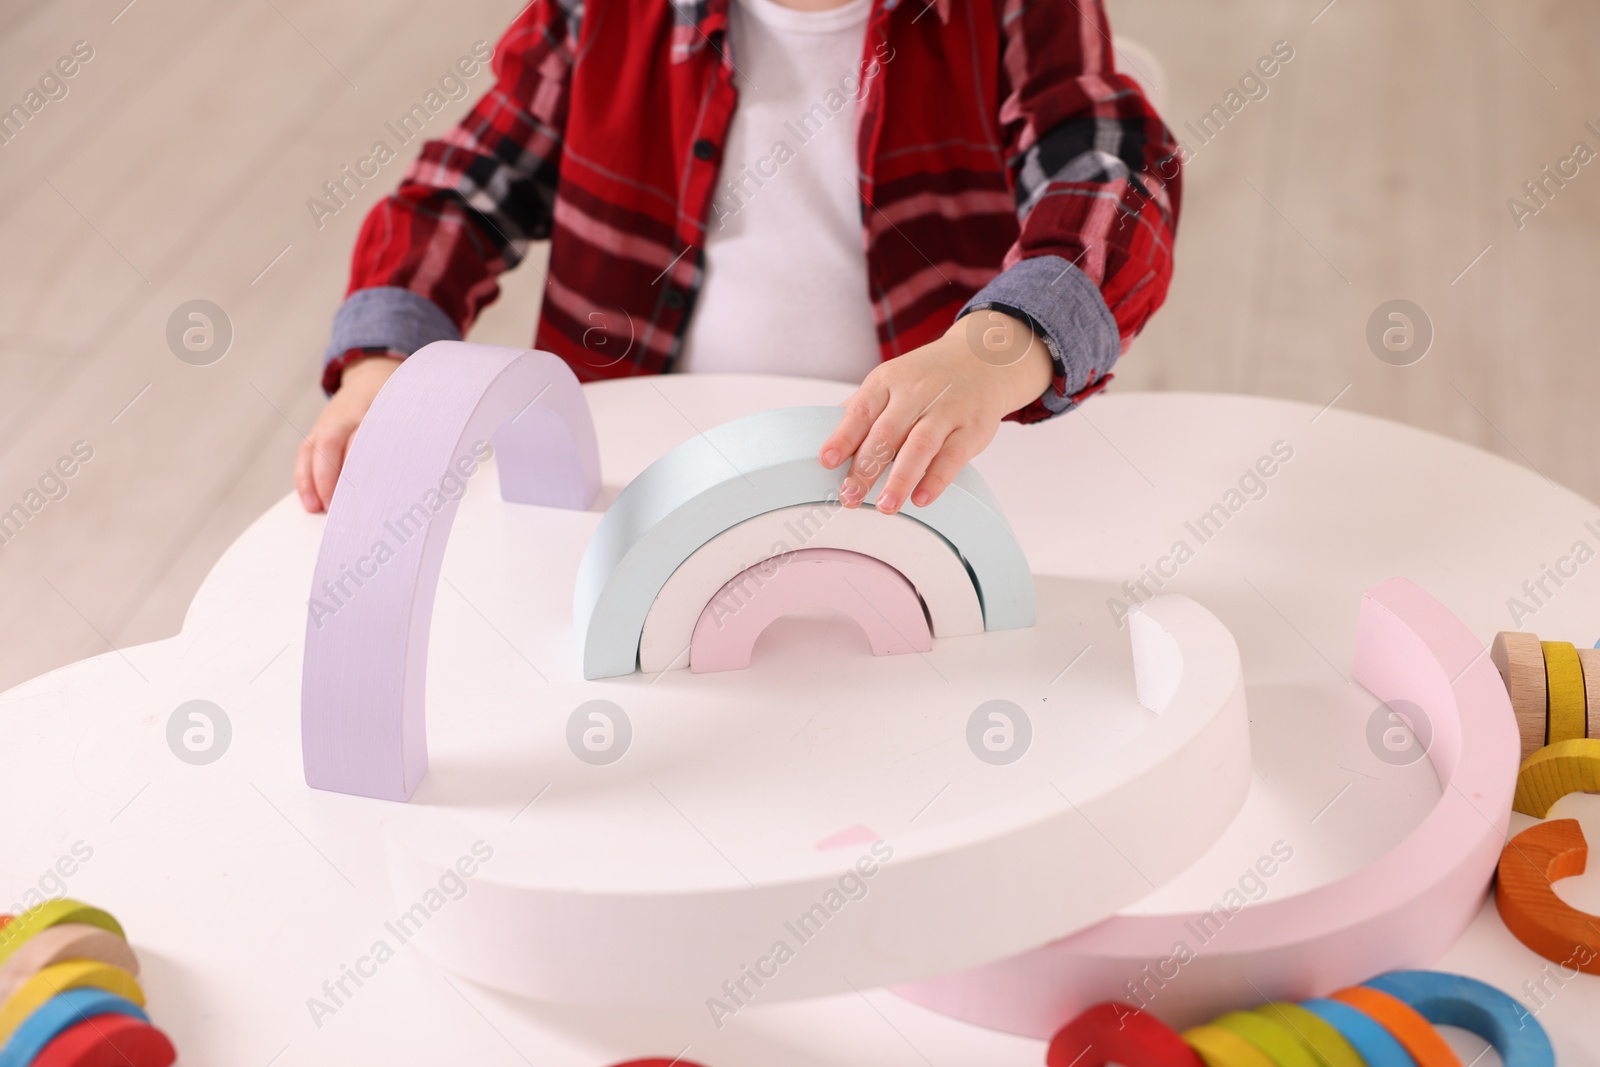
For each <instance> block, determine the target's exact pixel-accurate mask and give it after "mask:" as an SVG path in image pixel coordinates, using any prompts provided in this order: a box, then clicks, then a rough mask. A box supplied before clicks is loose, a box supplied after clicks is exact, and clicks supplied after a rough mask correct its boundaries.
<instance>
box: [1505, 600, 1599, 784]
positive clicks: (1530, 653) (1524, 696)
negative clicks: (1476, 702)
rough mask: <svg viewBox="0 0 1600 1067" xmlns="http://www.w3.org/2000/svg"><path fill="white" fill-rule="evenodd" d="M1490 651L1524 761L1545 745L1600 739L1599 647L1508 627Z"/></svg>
mask: <svg viewBox="0 0 1600 1067" xmlns="http://www.w3.org/2000/svg"><path fill="white" fill-rule="evenodd" d="M1489 655H1490V657H1491V658H1492V659H1493V660H1494V665H1495V667H1496V668H1497V669H1498V670H1499V671H1500V678H1501V680H1503V681H1504V682H1505V684H1506V692H1507V693H1509V694H1510V696H1511V710H1512V711H1513V712H1515V713H1516V716H1517V730H1518V733H1519V734H1520V735H1521V737H1522V758H1523V759H1527V758H1528V757H1529V756H1532V755H1533V754H1534V753H1535V752H1537V751H1539V749H1541V748H1543V747H1544V746H1546V745H1554V744H1559V743H1560V742H1563V741H1576V740H1579V739H1580V738H1600V649H1596V648H1575V647H1573V645H1572V644H1571V643H1569V642H1566V641H1541V640H1539V638H1538V635H1536V634H1525V633H1514V632H1511V631H1504V632H1501V633H1499V634H1496V635H1495V639H1494V643H1493V644H1492V645H1491V646H1490V647H1489Z"/></svg>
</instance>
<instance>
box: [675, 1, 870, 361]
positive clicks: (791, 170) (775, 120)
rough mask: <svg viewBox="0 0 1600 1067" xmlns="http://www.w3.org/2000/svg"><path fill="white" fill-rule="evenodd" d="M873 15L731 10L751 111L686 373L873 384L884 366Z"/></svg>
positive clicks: (840, 10)
mask: <svg viewBox="0 0 1600 1067" xmlns="http://www.w3.org/2000/svg"><path fill="white" fill-rule="evenodd" d="M871 4H872V0H849V2H848V3H846V4H845V5H844V6H842V7H837V8H833V9H831V10H828V11H797V10H794V9H792V8H787V7H783V6H781V5H779V4H777V3H774V2H773V0H732V3H730V4H729V11H728V18H729V33H730V34H731V36H732V50H731V53H730V55H731V58H732V59H733V62H734V64H735V66H736V67H737V72H736V73H735V76H734V77H735V84H736V85H737V86H738V89H739V100H738V104H737V106H736V108H735V110H734V114H733V119H732V122H731V124H730V127H729V131H728V140H727V146H726V149H725V151H724V152H723V157H722V158H723V162H722V170H721V173H720V176H719V178H718V182H717V194H716V197H715V199H714V201H713V206H712V210H711V213H710V216H709V218H708V220H707V225H708V230H707V236H706V244H705V272H706V276H705V281H704V283H703V284H702V287H701V290H700V293H699V296H698V298H697V300H696V304H695V309H694V312H693V314H692V315H691V316H690V320H689V328H688V331H687V333H686V334H685V336H684V344H683V349H682V352H681V353H680V355H679V357H678V361H677V364H676V368H675V369H677V370H679V371H684V372H708V371H715V372H729V373H746V374H792V375H799V376H804V377H813V378H832V379H836V380H840V381H848V382H859V381H860V380H861V379H862V378H863V377H865V376H866V374H867V372H868V371H870V370H872V368H873V367H876V366H877V365H878V362H879V357H878V336H877V330H876V327H875V326H874V324H873V318H872V302H871V298H870V295H869V294H868V292H867V264H866V253H865V251H864V250H863V247H862V240H861V233H862V226H861V213H860V208H859V207H858V205H859V203H860V199H859V194H858V181H857V177H856V173H857V166H856V141H855V135H856V108H857V105H858V103H859V100H858V96H859V94H860V93H861V87H860V78H861V55H862V49H863V46H864V44H865V39H866V24H867V15H868V13H869V12H870V9H871ZM841 101H842V103H841ZM830 104H831V105H833V107H835V108H837V110H831V109H830Z"/></svg>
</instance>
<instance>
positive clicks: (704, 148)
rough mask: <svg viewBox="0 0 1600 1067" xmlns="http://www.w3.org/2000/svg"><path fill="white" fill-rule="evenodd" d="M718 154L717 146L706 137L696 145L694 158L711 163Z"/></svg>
mask: <svg viewBox="0 0 1600 1067" xmlns="http://www.w3.org/2000/svg"><path fill="white" fill-rule="evenodd" d="M716 154H717V146H716V145H714V144H712V143H711V142H710V141H708V140H706V139H705V138H704V137H702V138H700V139H699V140H698V141H696V142H695V143H694V158H696V159H700V160H707V161H709V160H710V159H711V157H712V156H714V155H716Z"/></svg>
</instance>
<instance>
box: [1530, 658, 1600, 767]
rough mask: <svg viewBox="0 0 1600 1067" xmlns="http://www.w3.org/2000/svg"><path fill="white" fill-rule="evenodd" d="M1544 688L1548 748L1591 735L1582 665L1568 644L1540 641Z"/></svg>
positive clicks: (1545, 739) (1545, 740)
mask: <svg viewBox="0 0 1600 1067" xmlns="http://www.w3.org/2000/svg"><path fill="white" fill-rule="evenodd" d="M1539 644H1540V647H1541V648H1542V649H1543V651H1544V676H1545V687H1546V690H1547V692H1548V693H1549V701H1550V711H1549V715H1548V716H1547V717H1546V725H1545V738H1544V742H1545V744H1547V745H1553V744H1555V743H1556V742H1557V741H1575V740H1577V739H1578V738H1580V737H1583V736H1584V735H1585V734H1587V733H1588V732H1589V714H1588V698H1587V697H1586V696H1585V695H1584V691H1583V664H1581V663H1579V662H1578V650H1577V649H1576V648H1573V647H1572V645H1571V643H1570V642H1567V641H1541V642H1539Z"/></svg>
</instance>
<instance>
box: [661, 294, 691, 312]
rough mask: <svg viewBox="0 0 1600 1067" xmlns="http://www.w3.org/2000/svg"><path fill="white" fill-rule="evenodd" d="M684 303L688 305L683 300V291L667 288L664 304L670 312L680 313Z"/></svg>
mask: <svg viewBox="0 0 1600 1067" xmlns="http://www.w3.org/2000/svg"><path fill="white" fill-rule="evenodd" d="M686 303H688V301H687V300H685V299H684V296H683V291H682V290H681V289H673V288H669V289H668V290H667V296H666V304H667V307H668V308H669V309H670V310H672V311H682V310H683V306H684V305H685V304H686Z"/></svg>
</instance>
